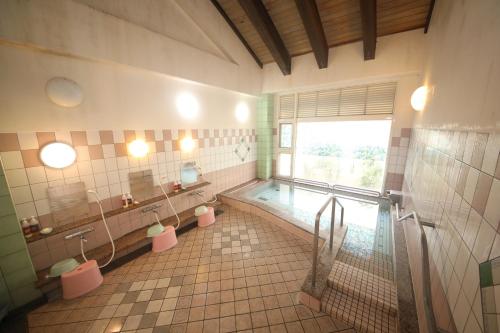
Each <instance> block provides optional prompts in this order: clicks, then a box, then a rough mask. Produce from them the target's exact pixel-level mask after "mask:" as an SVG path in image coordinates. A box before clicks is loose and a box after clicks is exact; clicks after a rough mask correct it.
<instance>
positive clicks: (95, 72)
mask: <svg viewBox="0 0 500 333" xmlns="http://www.w3.org/2000/svg"><path fill="white" fill-rule="evenodd" d="M0 63H1V64H2V66H0V103H1V108H0V118H1V119H2V120H1V121H0V132H18V131H44V130H47V131H54V130H78V129H147V128H152V129H154V128H222V127H224V128H239V127H243V128H255V106H256V99H257V98H256V97H254V96H251V95H246V94H241V93H236V92H232V91H228V90H225V89H222V88H216V87H211V86H207V85H202V84H197V83H193V82H190V81H187V80H181V79H176V78H172V77H169V76H166V75H164V74H158V73H154V72H151V71H146V70H143V69H137V68H133V67H129V66H121V65H117V64H111V63H103V62H95V61H88V60H82V59H78V58H73V57H66V56H57V55H53V54H50V53H45V52H40V51H38V50H33V49H29V48H20V47H12V46H10V45H5V44H4V45H0ZM54 76H63V77H68V78H70V79H72V80H74V81H76V82H77V83H78V84H79V85H80V86H81V87H82V89H83V92H84V101H83V103H82V104H81V105H80V106H78V107H75V108H71V109H68V108H62V107H59V106H57V105H55V104H54V103H52V102H51V101H50V100H49V99H48V97H47V96H46V94H45V85H46V82H47V80H49V79H50V78H52V77H54ZM186 91H187V92H191V93H192V94H193V95H194V96H196V98H197V99H198V101H199V104H200V112H199V117H197V118H196V119H194V120H186V119H184V118H182V117H181V116H180V114H179V113H178V112H177V109H176V98H177V96H178V95H179V94H180V93H182V92H186ZM239 102H246V103H248V105H249V107H250V111H251V112H250V117H249V119H248V121H247V122H246V123H244V124H241V123H239V122H237V120H236V118H235V115H234V111H235V108H236V105H237V104H238V103H239Z"/></svg>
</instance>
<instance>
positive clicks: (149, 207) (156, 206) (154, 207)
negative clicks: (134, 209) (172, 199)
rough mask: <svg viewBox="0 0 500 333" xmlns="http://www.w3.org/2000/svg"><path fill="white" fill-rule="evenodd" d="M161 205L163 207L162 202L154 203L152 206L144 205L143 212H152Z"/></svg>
mask: <svg viewBox="0 0 500 333" xmlns="http://www.w3.org/2000/svg"><path fill="white" fill-rule="evenodd" d="M160 207H161V204H154V205H151V206H147V207H144V208H143V209H142V212H143V213H147V212H150V211H156V210H158V209H159V208H160Z"/></svg>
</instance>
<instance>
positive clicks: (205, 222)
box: [198, 207, 215, 227]
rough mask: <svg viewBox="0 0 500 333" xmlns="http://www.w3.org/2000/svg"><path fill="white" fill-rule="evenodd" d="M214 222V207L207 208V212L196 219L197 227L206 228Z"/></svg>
mask: <svg viewBox="0 0 500 333" xmlns="http://www.w3.org/2000/svg"><path fill="white" fill-rule="evenodd" d="M214 222H215V214H214V207H208V212H206V213H205V214H203V215H200V216H199V217H198V227H206V226H209V225H211V224H213V223H214Z"/></svg>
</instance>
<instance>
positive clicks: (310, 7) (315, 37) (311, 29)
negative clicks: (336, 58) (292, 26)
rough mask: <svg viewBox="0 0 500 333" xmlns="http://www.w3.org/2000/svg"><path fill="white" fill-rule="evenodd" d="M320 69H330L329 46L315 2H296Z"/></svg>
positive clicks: (313, 0)
mask: <svg viewBox="0 0 500 333" xmlns="http://www.w3.org/2000/svg"><path fill="white" fill-rule="evenodd" d="M295 4H296V5H297V9H298V11H299V14H300V17H301V19H302V23H303V24H304V28H305V30H306V32H307V37H308V38H309V43H310V44H311V48H312V50H313V52H314V56H315V57H316V62H317V63H318V67H319V68H326V67H328V44H327V42H326V37H325V31H324V30H323V25H322V23H321V18H320V16H319V12H318V6H317V5H316V1H315V0H295Z"/></svg>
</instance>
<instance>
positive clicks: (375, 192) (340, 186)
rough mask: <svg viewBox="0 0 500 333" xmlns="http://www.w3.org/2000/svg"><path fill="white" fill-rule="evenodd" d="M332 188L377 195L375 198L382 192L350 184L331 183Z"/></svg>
mask: <svg viewBox="0 0 500 333" xmlns="http://www.w3.org/2000/svg"><path fill="white" fill-rule="evenodd" d="M332 190H333V191H335V190H339V191H346V192H352V193H358V194H363V195H368V196H371V197H377V198H380V197H381V196H382V194H381V193H380V192H379V191H375V190H368V189H364V188H358V187H352V186H346V185H333V186H332Z"/></svg>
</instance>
